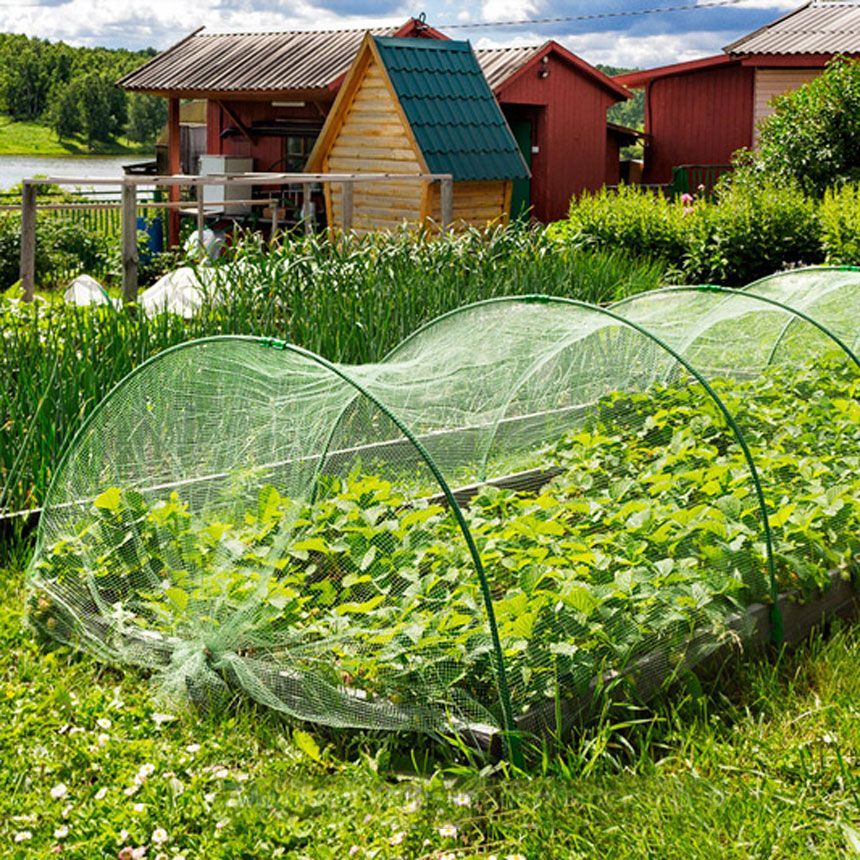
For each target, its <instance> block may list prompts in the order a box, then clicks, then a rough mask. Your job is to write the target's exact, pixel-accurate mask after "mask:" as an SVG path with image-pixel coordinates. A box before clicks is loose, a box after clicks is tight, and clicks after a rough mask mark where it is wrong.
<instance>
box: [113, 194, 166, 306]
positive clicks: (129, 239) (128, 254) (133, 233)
mask: <svg viewBox="0 0 860 860" xmlns="http://www.w3.org/2000/svg"><path fill="white" fill-rule="evenodd" d="M170 214H171V215H172V214H173V212H171V213H170ZM122 300H123V301H124V302H125V303H126V304H130V303H132V302H135V301H137V188H136V187H135V186H134V185H132V184H131V183H130V182H124V183H123V185H122Z"/></svg>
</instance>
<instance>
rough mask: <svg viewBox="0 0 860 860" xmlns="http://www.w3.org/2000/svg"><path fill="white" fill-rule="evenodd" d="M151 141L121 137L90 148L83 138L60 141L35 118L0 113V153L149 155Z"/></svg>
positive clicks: (47, 127)
mask: <svg viewBox="0 0 860 860" xmlns="http://www.w3.org/2000/svg"><path fill="white" fill-rule="evenodd" d="M152 150H153V147H152V144H151V143H143V144H141V143H133V142H132V141H130V140H126V138H124V137H120V138H118V139H117V140H116V141H114V142H113V143H96V144H95V145H94V146H93V147H92V148H91V147H89V146H88V145H87V143H86V141H85V140H83V139H80V138H77V137H76V138H73V139H71V140H63V141H60V140H58V139H57V135H56V133H55V132H54V130H53V129H52V128H51V127H50V126H47V125H42V124H41V123H36V122H15V120H13V119H12V118H11V117H10V116H8V115H6V114H0V155H44V156H56V157H62V156H66V155H132V154H134V155H151V154H152Z"/></svg>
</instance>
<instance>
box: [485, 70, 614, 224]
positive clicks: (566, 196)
mask: <svg viewBox="0 0 860 860" xmlns="http://www.w3.org/2000/svg"><path fill="white" fill-rule="evenodd" d="M548 56H549V62H548V63H547V64H545V65H543V64H540V63H539V64H537V68H535V67H531V68H529V69H527V71H526V72H525V73H524V74H522V75H521V76H520V77H519V78H516V79H515V80H514V81H513V82H512V83H511V84H510V85H508V86H506V87H504V89H502V90H501V92H499V93H498V99H499V103H500V104H501V105H502V106H506V105H537V106H540V107H542V108H543V109H542V110H540V111H539V112H538V113H537V121H536V128H535V129H534V133H533V134H534V142H535V144H536V145H537V146H538V147H539V152H537V153H534V154H533V155H532V166H531V170H532V185H531V193H532V205H533V214H534V216H535V218H537V219H538V220H539V221H543V222H547V221H554V220H557V219H559V218H564V217H566V216H567V212H568V207H569V206H570V198H571V197H573V196H574V195H575V194H579V193H580V192H581V191H583V190H586V189H589V190H595V189H598V188H600V186H601V185H603V183H604V180H605V176H606V165H607V152H606V110H607V108H608V107H609V106H610V105H612V104H614V103H615V99H614V98H613V97H612V96H611V95H610V94H609V91H608V90H606V89H604V88H603V87H601V86H600V85H598V84H597V83H595V82H594V81H592V80H591V79H589V78H587V77H586V76H584V75H583V74H582V73H580V72H579V71H577V70H576V69H574V68H573V67H571V66H570V65H569V64H568V63H567V62H565V61H564V60H561V59H559V58H558V57H556V56H553V55H552V54H549V55H548ZM539 69H547V70H549V75H547V77H545V78H540V77H538V71H539Z"/></svg>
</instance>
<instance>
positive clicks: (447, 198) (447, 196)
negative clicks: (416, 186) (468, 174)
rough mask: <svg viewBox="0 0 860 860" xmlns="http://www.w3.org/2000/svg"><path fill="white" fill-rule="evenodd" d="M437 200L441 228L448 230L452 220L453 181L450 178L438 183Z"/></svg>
mask: <svg viewBox="0 0 860 860" xmlns="http://www.w3.org/2000/svg"><path fill="white" fill-rule="evenodd" d="M439 200H440V207H441V224H442V229H443V230H448V229H450V228H451V226H452V224H453V222H454V182H453V181H452V180H451V179H443V180H442V182H441V183H440V184H439Z"/></svg>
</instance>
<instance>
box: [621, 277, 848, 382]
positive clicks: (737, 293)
mask: <svg viewBox="0 0 860 860" xmlns="http://www.w3.org/2000/svg"><path fill="white" fill-rule="evenodd" d="M820 268H821V269H825V268H827V267H825V266H822V267H820ZM858 271H860V269H858ZM761 280H765V279H764V278H762V279H761ZM755 283H759V282H758V281H756V282H755ZM750 286H753V285H752V284H751V285H750ZM748 290H749V287H744V288H743V289H742V290H736V289H732V288H731V287H721V286H717V285H711V284H706V285H697V286H684V285H681V286H674V287H662V288H661V289H659V290H649V291H648V292H646V293H638V294H637V295H635V296H628V297H627V298H626V299H621V301H618V302H615V303H614V304H612V305H610V308H617V307H620V306H623V305H626V304H631V303H633V302H634V301H636V299H639V298H641V297H642V296H646V295H649V296H650V295H654V294H655V293H656V294H663V295H665V294H668V293H720V294H722V295H725V296H726V298H725V300H724V301H723V302H721V303H720V304H719V305H718V306H717V307H722V306H723V305H724V304H728V303H729V302H731V300H732V298H733V297H746V298H749V299H752V300H753V301H758V302H764V303H765V304H768V305H773V306H774V307H776V308H779V309H780V310H783V311H787V312H788V313H789V314H791V315H792V317H794V319H792V320H789V322H788V323H787V324H786V326H785V328H783V330H782V332H780V335H779V337H778V338H777V339H776V343H775V344H774V346H773V349H772V350H771V353H770V355H769V356H768V361H767V363H766V364H765V367H767V366H769V365H770V364H771V361H772V359H773V356H774V355H775V353H776V350H777V348H778V347H779V344H780V343H781V342H782V339H783V337H784V336H785V333H786V330H787V328H788V327H789V326H790V325H792V324H793V323H794V322H796V320H797V319H798V318H799V319H802V320H804V321H805V322H808V323H809V324H810V325H813V326H815V328H817V329H818V330H819V331H820V332H821V333H822V334H823V335H824V336H825V337H828V338H830V340H832V341H833V342H834V343H835V344H836V345H837V346H838V347H839V348H840V349H841V350H842V351H843V352H845V353H846V354H847V355H848V357H849V358H850V359H851V360H852V361H853V362H854V363H855V364H856V365H857V366H858V368H860V358H858V356H857V355H856V354H855V352H854V351H853V350H852V349H851V348H850V347H849V346H848V345H847V344H846V343H845V342H844V341H843V340H842V339H841V338H840V337H839V336H838V335H836V334H834V333H833V332H832V331H830V329H829V328H827V326H825V325H824V324H823V323H820V322H819V321H818V320H816V319H815V318H814V317H811V316H809V314H807V313H806V312H805V311H801V310H798V309H797V308H794V307H792V306H791V305H788V304H785V302H782V301H779V300H778V299H772V298H770V297H769V296H762V295H759V294H758V293H754V292H747V291H748ZM688 343H689V341H688Z"/></svg>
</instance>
